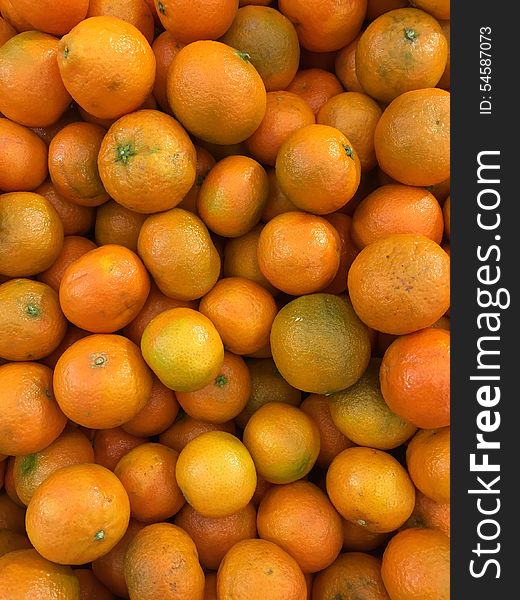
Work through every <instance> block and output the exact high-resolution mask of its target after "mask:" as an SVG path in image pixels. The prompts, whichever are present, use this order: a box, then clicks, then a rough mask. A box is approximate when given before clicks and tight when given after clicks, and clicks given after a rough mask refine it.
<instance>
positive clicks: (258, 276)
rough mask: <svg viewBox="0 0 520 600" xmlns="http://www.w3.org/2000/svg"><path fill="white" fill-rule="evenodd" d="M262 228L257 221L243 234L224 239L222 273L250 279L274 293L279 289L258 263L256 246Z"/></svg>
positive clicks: (225, 275) (226, 275) (227, 275)
mask: <svg viewBox="0 0 520 600" xmlns="http://www.w3.org/2000/svg"><path fill="white" fill-rule="evenodd" d="M262 229H263V225H261V224H260V223H258V224H257V225H255V226H254V227H253V228H252V229H251V230H250V231H248V232H247V233H244V235H241V236H239V237H236V238H230V239H229V240H227V241H226V243H225V246H224V264H223V275H224V277H243V278H245V279H250V280H251V281H254V282H255V283H258V284H260V285H261V286H262V287H265V289H266V290H268V291H269V292H271V294H273V295H275V294H277V293H278V292H279V290H277V289H276V288H275V287H274V286H272V285H271V284H270V283H269V281H268V280H267V279H266V278H265V277H264V275H263V274H262V271H260V267H259V265H258V257H257V248H258V242H259V239H260V234H261V232H262Z"/></svg>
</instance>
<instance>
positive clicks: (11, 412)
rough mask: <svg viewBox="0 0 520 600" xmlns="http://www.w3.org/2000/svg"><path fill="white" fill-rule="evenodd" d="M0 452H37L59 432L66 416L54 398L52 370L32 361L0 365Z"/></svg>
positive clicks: (13, 454)
mask: <svg viewBox="0 0 520 600" xmlns="http://www.w3.org/2000/svg"><path fill="white" fill-rule="evenodd" d="M0 389H1V390H2V420H1V421H0V453H1V454H7V455H11V456H19V455H23V454H30V453H32V452H39V451H40V450H43V448H45V447H47V446H48V445H49V444H51V443H52V442H53V441H54V440H55V439H56V438H57V437H58V436H59V435H60V433H61V432H62V431H63V429H64V428H65V424H66V422H67V418H66V417H65V415H64V414H63V413H62V411H61V410H60V407H59V406H58V404H57V403H56V401H55V399H54V393H53V389H52V371H51V369H49V367H46V366H44V365H40V364H38V363H34V362H18V363H7V364H5V365H1V366H0Z"/></svg>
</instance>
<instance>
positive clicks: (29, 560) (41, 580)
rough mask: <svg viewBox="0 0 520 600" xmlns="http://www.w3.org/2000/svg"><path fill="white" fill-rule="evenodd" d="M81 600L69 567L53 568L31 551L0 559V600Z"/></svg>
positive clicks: (17, 551)
mask: <svg viewBox="0 0 520 600" xmlns="http://www.w3.org/2000/svg"><path fill="white" fill-rule="evenodd" d="M52 596H55V597H59V596H61V597H62V598H67V600H81V596H80V588H79V581H78V579H77V577H76V576H75V575H74V573H73V571H72V568H71V567H70V566H68V565H56V564H54V563H53V562H51V561H49V560H46V559H45V558H43V557H42V556H40V555H39V554H38V552H36V550H34V549H26V550H16V551H14V552H9V553H8V554H5V555H4V556H2V557H0V600H23V599H24V598H31V597H32V598H38V597H40V598H52Z"/></svg>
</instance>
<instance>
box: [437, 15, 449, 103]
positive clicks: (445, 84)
mask: <svg viewBox="0 0 520 600" xmlns="http://www.w3.org/2000/svg"><path fill="white" fill-rule="evenodd" d="M439 25H440V26H441V29H442V32H443V33H444V37H445V38H446V41H447V42H448V59H447V61H446V67H445V68H444V73H443V74H442V76H441V78H440V79H439V81H438V83H437V87H440V88H442V89H443V90H447V91H450V21H449V20H447V21H443V20H441V21H439Z"/></svg>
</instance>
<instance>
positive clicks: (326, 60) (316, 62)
mask: <svg viewBox="0 0 520 600" xmlns="http://www.w3.org/2000/svg"><path fill="white" fill-rule="evenodd" d="M336 54H337V51H336V50H333V51H331V52H312V51H311V50H307V48H300V70H304V69H323V70H324V71H329V72H330V73H334V61H335V60H336Z"/></svg>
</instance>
